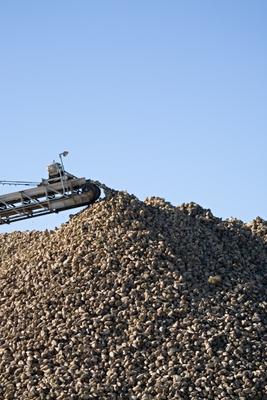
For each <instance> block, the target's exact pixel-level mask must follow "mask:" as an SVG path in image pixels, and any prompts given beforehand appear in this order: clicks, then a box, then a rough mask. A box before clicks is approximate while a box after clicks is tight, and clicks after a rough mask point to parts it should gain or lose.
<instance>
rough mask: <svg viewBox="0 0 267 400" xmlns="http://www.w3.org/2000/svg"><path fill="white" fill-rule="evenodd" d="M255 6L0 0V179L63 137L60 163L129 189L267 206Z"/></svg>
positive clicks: (265, 6)
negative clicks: (63, 153)
mask: <svg viewBox="0 0 267 400" xmlns="http://www.w3.org/2000/svg"><path fill="white" fill-rule="evenodd" d="M266 19H267V2H266V1H259V0H255V1H253V2H252V1H246V0H245V1H244V0H242V1H239V0H236V1H228V0H226V1H220V2H219V1H217V2H215V1H208V0H203V1H201V2H200V1H196V0H192V1H185V0H184V1H176V0H175V1H174V0H170V1H163V0H162V1H158V0H153V1H152V0H147V1H140V0H135V1H126V0H124V1H122V0H118V1H116V0H114V1H85V0H78V1H74V0H73V1H70V0H64V1H63V0H57V1H52V0H46V1H43V2H36V1H29V0H24V1H18V0H17V1H16V0H14V1H12V2H11V1H10V2H1V5H0V140H1V141H0V143H1V157H0V179H10V180H15V179H16V180H34V181H39V180H40V179H41V178H42V177H46V168H45V167H46V165H47V164H48V163H49V162H51V161H52V160H53V159H54V158H57V155H58V153H60V152H61V151H63V150H69V152H70V154H69V156H68V157H67V158H66V159H65V162H66V169H67V170H69V171H70V172H72V173H74V174H75V175H78V176H86V177H87V178H92V179H98V180H101V181H102V182H104V183H105V184H106V185H108V186H111V187H114V188H116V189H121V190H127V191H128V192H129V193H133V194H135V195H136V196H138V197H139V198H140V199H144V198H145V197H147V196H153V195H155V196H160V197H164V198H165V199H166V200H168V201H171V202H172V203H173V204H175V205H177V204H181V203H183V202H190V201H194V202H197V203H199V204H200V205H202V206H203V207H206V208H210V209H211V210H212V212H213V213H214V214H215V215H217V216H219V217H222V218H227V217H231V216H234V217H237V218H239V219H242V220H244V221H249V220H251V219H253V218H255V217H256V216H257V215H260V216H261V217H263V218H265V219H267V205H266V198H267V185H266V169H267V166H266V161H267V160H266V158H267V157H266V147H267V146H266V145H267V112H266V110H267V77H266V70H267V40H266V39H267V26H266ZM9 189H11V188H7V187H6V186H5V187H2V188H0V193H5V192H6V191H7V190H9ZM13 189H14V190H16V188H12V190H13ZM68 214H69V212H66V213H62V214H59V215H51V216H48V217H42V218H35V219H32V220H29V221H24V222H20V223H17V224H13V225H10V226H8V227H7V226H0V233H1V232H4V231H11V230H14V229H16V230H24V229H45V228H53V227H54V226H56V225H59V224H60V223H62V222H64V221H66V220H67V217H68Z"/></svg>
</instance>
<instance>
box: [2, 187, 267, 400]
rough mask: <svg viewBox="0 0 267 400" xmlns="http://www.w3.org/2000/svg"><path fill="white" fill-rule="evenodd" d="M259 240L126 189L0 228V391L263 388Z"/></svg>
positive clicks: (173, 393)
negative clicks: (30, 224) (38, 224)
mask: <svg viewBox="0 0 267 400" xmlns="http://www.w3.org/2000/svg"><path fill="white" fill-rule="evenodd" d="M266 239H267V223H266V222H265V221H263V220H261V219H260V218H257V219H256V220H254V221H253V222H252V223H251V224H244V223H242V222H241V221H238V220H226V221H222V220H221V219H218V218H215V217H214V216H213V215H212V214H211V212H210V211H209V210H205V209H203V208H201V207H200V206H198V205H196V204H194V203H190V204H184V205H182V206H180V207H174V206H172V205H170V204H169V203H167V202H165V201H164V200H162V199H160V198H151V199H147V200H145V202H142V201H139V200H138V199H137V198H136V197H134V196H131V195H129V194H127V193H124V192H118V193H117V194H116V195H114V197H112V198H110V199H109V200H106V201H100V202H99V203H96V204H94V205H93V206H92V207H91V208H90V209H89V210H86V211H85V212H83V213H82V214H80V215H78V216H76V217H74V218H72V219H71V220H70V221H69V222H68V223H67V224H65V225H62V226H61V227H60V229H58V230H55V231H46V232H36V231H33V232H24V233H20V232H14V233H10V234H2V235H0V254H1V258H0V302H1V306H0V398H1V399H10V400H13V399H20V400H26V399H55V400H60V399H66V400H70V399H77V400H82V399H100V400H102V399H103V400H104V399H106V400H111V399H123V400H127V399H129V400H130V399H132V400H134V399H136V400H139V399H140V400H149V399H151V400H154V399H158V400H165V399H166V400H168V399H185V400H187V399H205V400H208V399H211V400H213V399H225V400H228V399H235V400H236V399H244V400H245V399H251V400H252V399H253V400H256V399H258V400H260V399H265V398H266V395H265V393H266V375H265V374H266V359H265V356H266V348H265V343H266V287H265V283H266V265H267V244H266ZM264 280H265V281H264Z"/></svg>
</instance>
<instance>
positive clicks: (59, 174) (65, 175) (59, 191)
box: [0, 151, 101, 224]
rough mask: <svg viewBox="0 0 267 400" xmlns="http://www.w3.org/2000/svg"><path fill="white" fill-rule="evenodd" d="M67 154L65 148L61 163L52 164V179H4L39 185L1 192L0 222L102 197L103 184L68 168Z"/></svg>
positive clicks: (5, 222) (17, 219) (28, 184)
mask: <svg viewBox="0 0 267 400" xmlns="http://www.w3.org/2000/svg"><path fill="white" fill-rule="evenodd" d="M67 154H68V152H66V151H64V152H63V153H61V154H60V155H59V156H60V160H61V162H60V163H58V162H53V163H52V164H51V165H49V166H48V179H42V181H41V183H35V182H21V181H0V184H2V185H23V186H34V185H36V186H35V187H32V188H30V189H25V190H20V191H17V192H13V193H8V194H4V195H1V196H0V224H10V223H12V222H16V221H20V220H23V219H27V218H32V217H38V216H41V215H45V214H50V213H58V212H60V211H64V210H68V209H71V208H75V207H82V206H87V205H90V204H92V203H94V202H95V201H96V200H97V199H98V198H99V197H100V195H101V190H100V187H99V186H98V185H96V184H95V183H93V182H92V181H91V180H90V179H86V178H77V177H76V176H74V175H72V174H70V173H69V172H67V171H65V169H64V165H63V161H62V155H63V156H66V155H67Z"/></svg>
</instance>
